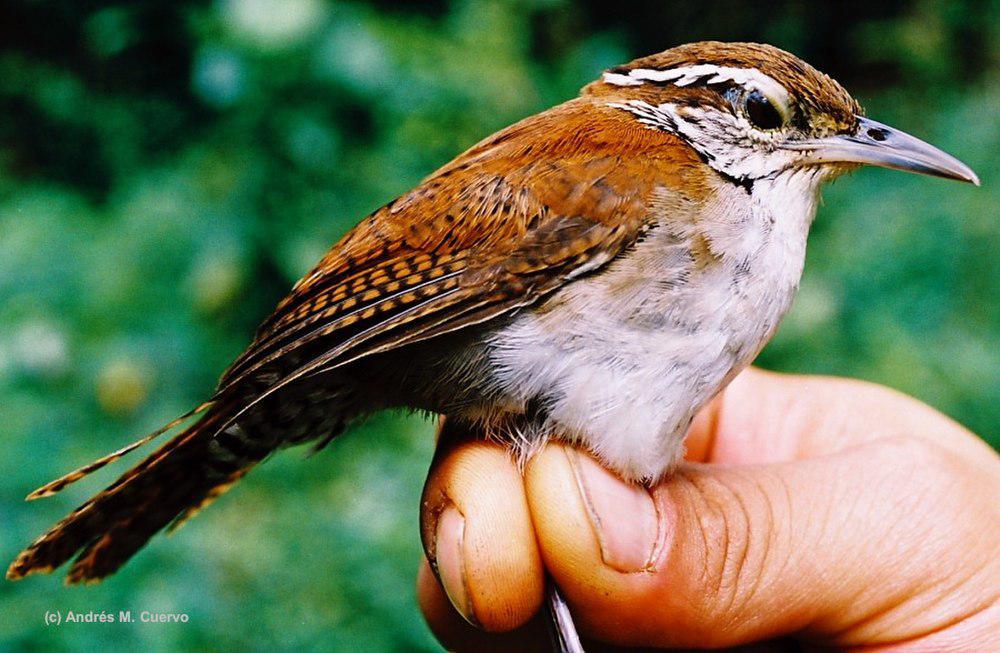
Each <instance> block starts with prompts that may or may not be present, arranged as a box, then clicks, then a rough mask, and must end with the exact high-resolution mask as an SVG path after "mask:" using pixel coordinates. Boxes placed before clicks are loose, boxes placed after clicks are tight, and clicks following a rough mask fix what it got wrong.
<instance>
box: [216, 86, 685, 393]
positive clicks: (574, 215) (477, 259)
mask: <svg viewBox="0 0 1000 653" xmlns="http://www.w3.org/2000/svg"><path fill="white" fill-rule="evenodd" d="M588 102H590V101H589V100H586V99H580V100H574V101H571V102H569V103H567V104H565V105H562V106H560V107H557V108H556V109H553V110H550V111H549V112H546V113H543V114H540V115H538V116H534V117H532V118H530V119H528V120H526V121H523V122H521V123H518V124H517V125H514V126H512V127H510V128H508V129H507V130H504V131H502V132H499V133H498V134H496V135H494V136H493V137H491V138H490V139H487V140H486V141H484V142H483V143H480V144H479V145H477V146H475V147H474V148H472V149H471V150H469V151H468V152H466V153H465V154H464V155H462V156H461V157H459V158H458V159H456V160H455V161H453V162H452V163H451V164H449V165H448V166H446V167H444V168H442V169H441V170H439V171H438V172H436V173H435V174H434V175H432V176H431V177H429V178H428V179H427V180H426V181H425V182H424V183H423V184H421V185H420V186H418V187H417V188H416V189H414V190H413V191H411V192H410V193H408V194H406V195H404V196H403V197H401V198H399V199H398V200H396V201H395V202H393V203H391V204H389V205H387V206H385V207H384V208H382V209H380V210H379V211H377V212H375V213H374V214H372V215H371V216H369V217H368V218H367V219H366V220H364V221H363V222H362V223H361V224H359V225H358V226H357V227H356V228H355V229H354V230H353V231H351V232H350V233H349V234H348V235H347V236H345V238H344V239H343V240H342V241H341V242H340V243H338V244H337V245H336V246H335V247H334V248H333V249H332V250H331V251H330V252H329V253H328V254H327V256H326V257H325V258H324V259H323V260H322V261H321V262H320V264H319V265H318V266H317V267H316V268H315V269H314V270H313V271H312V272H310V273H309V274H308V275H306V277H304V278H303V279H302V280H301V281H300V282H299V283H298V284H297V285H296V287H295V289H294V290H293V292H292V294H291V295H290V296H289V297H288V298H286V299H285V300H284V301H283V302H282V303H281V304H280V305H279V306H278V308H277V310H276V311H275V313H274V314H273V315H272V316H271V317H270V318H268V320H267V321H265V323H264V324H262V325H261V327H260V329H259V330H258V332H257V335H256V338H255V340H254V342H253V343H252V344H251V346H250V347H249V348H248V349H247V351H246V352H244V354H243V355H242V356H240V358H239V359H237V361H236V362H235V363H234V364H233V365H232V366H231V367H230V368H229V370H227V372H226V374H225V375H224V376H223V378H222V381H221V382H220V387H219V394H222V393H224V392H226V391H227V390H229V389H231V388H235V387H237V386H239V385H240V384H241V383H242V382H243V381H245V380H247V379H251V378H255V377H256V378H258V379H259V378H260V376H261V374H264V372H262V370H268V369H281V370H282V371H281V372H280V373H278V374H274V375H272V376H268V377H266V381H265V385H266V388H265V390H264V392H263V394H262V395H261V396H260V398H263V396H266V395H268V394H270V393H271V392H273V391H276V390H277V389H279V388H280V387H283V386H284V385H286V384H287V383H289V382H291V381H293V380H295V379H297V378H301V377H302V376H303V375H306V374H312V373H316V372H317V371H319V370H325V369H330V368H331V367H336V366H339V365H343V364H346V363H348V362H351V361H355V360H357V359H359V358H361V357H364V356H368V355H371V354H374V353H377V352H382V351H386V350H388V349H393V348H396V347H401V346H403V345H406V344H410V343H414V342H418V341H421V340H426V339H428V338H431V337H434V336H437V335H440V334H443V333H447V332H450V331H453V330H456V329H460V328H463V327H466V326H469V325H471V324H476V323H481V322H483V321H486V320H489V319H492V318H495V317H497V316H499V315H502V314H504V313H507V312H509V311H512V310H514V309H516V308H518V307H522V306H525V305H528V304H531V303H533V302H536V301H537V300H538V299H539V298H540V297H542V296H544V295H546V294H547V293H550V292H552V291H554V290H555V289H557V288H559V287H560V286H561V285H563V284H564V283H566V282H567V281H568V280H570V279H572V278H574V277H576V276H578V275H580V274H583V273H585V272H588V271H591V270H594V269H597V268H598V267H600V266H602V265H604V264H605V263H607V262H608V261H610V260H611V259H613V258H614V257H616V256H617V255H619V254H620V253H621V252H622V251H623V250H625V249H626V248H627V247H628V246H629V245H630V244H631V243H633V242H635V240H636V238H637V237H638V236H639V235H640V233H641V232H642V230H643V228H644V226H645V225H646V224H648V222H649V218H650V215H649V208H648V201H649V198H650V196H651V193H652V191H653V188H654V185H655V184H656V183H662V180H663V179H664V175H666V176H667V177H670V176H671V175H672V176H674V177H676V176H677V175H678V174H679V172H680V171H681V170H682V169H683V167H684V165H686V164H691V163H696V160H695V159H693V158H692V159H691V160H690V161H689V160H686V159H685V160H684V161H681V162H677V161H676V160H672V159H668V158H666V157H660V156H658V155H657V151H658V150H657V149H656V148H659V150H660V151H662V150H663V149H664V148H665V146H668V145H672V144H675V143H674V142H672V141H670V140H669V139H670V138H672V137H669V136H667V135H664V134H663V133H662V132H652V131H650V130H642V129H636V128H634V127H632V126H631V125H629V124H627V123H625V122H622V123H620V125H618V126H617V131H615V130H614V129H609V127H608V121H607V120H605V121H601V122H602V124H603V125H604V126H603V127H602V128H601V129H597V128H595V127H594V126H593V123H594V121H593V120H592V117H593V113H592V112H593V111H594V110H599V109H596V108H595V107H594V106H592V105H589V104H588ZM611 115H612V116H613V115H616V114H611ZM578 116H579V117H580V118H581V122H580V125H579V128H578V129H571V130H568V131H567V130H566V128H565V126H564V125H565V123H566V121H567V120H572V119H573V118H574V117H578ZM584 119H585V120H584ZM611 124H612V126H614V125H616V124H617V123H614V122H613V121H612V123H611ZM556 127H559V128H558V129H557V128H556ZM670 149H673V150H675V153H676V148H670ZM682 158H684V157H682ZM321 338H322V339H324V343H329V347H327V348H325V349H324V353H322V354H321V355H319V356H318V357H314V358H311V359H309V360H304V361H298V360H296V364H295V365H293V366H288V365H284V366H281V365H274V366H272V365H271V364H272V363H280V362H282V361H286V360H295V358H294V356H291V355H292V354H294V352H296V351H297V350H301V348H303V347H304V346H305V345H307V344H309V343H312V342H314V341H317V340H319V339H321ZM217 396H218V395H217ZM254 403H256V402H254ZM251 405H252V404H251ZM249 407H250V406H247V408H249Z"/></svg>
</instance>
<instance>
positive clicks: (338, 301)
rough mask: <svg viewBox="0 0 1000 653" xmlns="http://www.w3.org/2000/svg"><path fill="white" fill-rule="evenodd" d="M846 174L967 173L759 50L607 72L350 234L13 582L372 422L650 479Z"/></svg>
mask: <svg viewBox="0 0 1000 653" xmlns="http://www.w3.org/2000/svg"><path fill="white" fill-rule="evenodd" d="M859 164H872V165H879V166H885V167H890V168H898V169H901V170H909V171H914V172H922V173H927V174H932V175H937V176H941V177H948V178H952V179H959V180H963V181H969V182H972V183H978V179H977V178H976V176H975V174H974V173H973V172H972V171H971V170H970V169H969V168H968V167H966V166H965V165H963V164H962V163H961V162H959V161H958V160H956V159H954V158H952V157H951V156H948V155H947V154H945V153H943V152H941V151H940V150H937V149H935V148H933V147H931V146H930V145H927V144H926V143H923V142H922V141H919V140H917V139H915V138H913V137H911V136H908V135H906V134H904V133H902V132H900V131H898V130H895V129H893V128H890V127H888V126H886V125H882V124H880V123H877V122H875V121H873V120H870V119H868V118H865V117H863V115H862V110H861V107H860V106H859V104H858V103H857V102H856V101H855V100H854V99H853V98H852V97H851V96H850V95H849V94H848V93H847V91H845V90H844V89H843V88H842V87H841V86H840V84H838V83H837V82H836V81H834V80H833V79H831V78H829V77H827V76H826V75H824V74H822V73H820V72H818V71H817V70H815V69H813V68H812V67H810V66H809V65H808V64H806V63H804V62H802V61H800V60H799V59H797V58H796V57H794V56H793V55H791V54H788V53H787V52H784V51H782V50H779V49H777V48H774V47H770V46H767V45H758V44H750V43H714V42H706V43H694V44H690V45H684V46H681V47H677V48H674V49H671V50H667V51H666V52H662V53H660V54H656V55H652V56H649V57H644V58H641V59H637V60H635V61H633V62H631V63H629V64H626V65H623V66H620V67H617V68H614V69H612V70H609V71H607V72H605V73H604V75H603V76H602V77H601V78H600V79H598V80H597V81H594V82H592V83H591V84H589V85H587V86H586V87H585V88H584V89H583V91H582V93H581V94H580V96H579V97H576V98H574V99H572V100H569V101H568V102H565V103H563V104H560V105H558V106H556V107H553V108H551V109H549V110H547V111H544V112H542V113H539V114H537V115H534V116H531V117H529V118H526V119H524V120H522V121H521V122H519V123H517V124H515V125H512V126H510V127H508V128H506V129H503V130H501V131H500V132H498V133H496V134H494V135H492V136H489V137H488V138H486V139H485V140H483V141H482V142H480V143H478V144H477V145H474V146H473V147H472V148H471V149H469V150H468V151H467V152H465V153H464V154H461V155H460V156H458V158H456V159H455V160H454V161H452V162H450V163H448V164H447V165H445V166H444V167H442V168H441V169H440V170H438V171H437V172H435V173H433V174H432V175H431V176H430V177H428V178H427V179H426V180H425V181H424V182H423V183H422V184H421V185H420V186H418V187H417V188H415V189H413V190H412V191H410V192H409V193H406V194H405V195H403V196H402V197H399V198H398V199H396V200H394V201H392V202H390V203H389V204H387V205H386V206H384V207H382V208H380V209H378V210H377V211H375V212H374V213H372V214H371V215H370V216H368V217H367V218H366V219H364V220H363V221H362V222H361V223H360V224H358V225H357V227H355V228H354V229H353V230H352V231H351V232H350V233H349V234H347V235H346V236H345V237H344V238H343V239H342V240H341V241H340V242H339V243H337V244H336V245H334V247H333V248H332V249H331V250H330V252H329V253H328V254H327V255H326V256H325V257H324V258H323V260H322V261H320V263H319V265H317V266H316V268H315V269H314V270H312V271H311V272H309V273H308V274H307V275H306V276H305V277H304V278H303V279H302V280H301V281H299V282H298V283H297V284H296V285H295V287H294V289H293V290H292V292H291V294H290V295H289V296H288V297H287V298H286V299H285V300H284V301H282V302H281V303H280V304H279V305H278V307H277V309H276V310H275V312H274V314H273V315H271V316H270V317H269V318H267V320H265V321H264V323H263V324H262V325H261V326H260V328H259V329H258V331H257V333H256V336H255V338H254V340H253V342H252V344H251V345H250V346H249V348H248V349H247V350H246V351H245V352H244V353H243V354H242V355H241V356H240V357H239V358H238V359H237V360H236V361H235V362H234V363H233V364H232V366H231V367H230V368H229V369H228V370H227V371H226V372H225V374H224V375H223V376H222V379H221V381H220V383H219V386H218V389H217V390H216V391H215V393H214V394H213V395H212V397H211V398H210V399H208V400H207V401H206V402H205V403H204V404H202V405H201V406H199V407H198V408H197V409H196V410H194V411H192V412H191V413H189V414H188V415H186V416H184V417H183V419H186V418H189V417H192V416H194V415H195V414H200V417H198V419H197V420H196V421H195V422H194V423H193V424H191V425H189V426H188V427H187V428H186V429H184V430H183V431H182V432H181V433H180V434H179V435H177V436H176V437H174V438H173V439H172V440H170V441H169V442H168V443H167V444H166V445H164V446H163V447H161V448H160V449H159V450H158V451H156V452H155V453H153V454H152V455H151V456H149V457H148V458H147V459H145V460H144V461H143V462H141V463H139V464H138V465H136V466H135V467H134V468H133V469H131V470H129V471H128V472H126V473H125V474H124V475H123V476H122V477H121V478H120V479H119V480H118V481H116V482H115V483H114V484H112V485H111V486H110V487H108V488H107V489H106V490H104V491H103V492H100V493H98V494H97V495H96V496H94V497H93V498H91V499H90V500H89V501H87V502H86V503H84V504H83V505H82V506H81V507H80V508H78V509H77V510H75V511H74V512H72V513H71V514H70V515H69V516H67V517H66V518H65V519H63V520H62V521H61V522H59V523H58V524H56V525H55V526H54V527H53V528H52V529H51V530H50V531H48V532H47V533H46V534H45V535H43V536H42V537H41V538H39V539H38V540H37V541H36V542H35V543H33V544H32V545H31V546H29V547H28V548H27V549H26V550H25V551H24V552H23V553H21V554H20V556H19V557H18V558H17V559H16V560H15V561H14V562H13V564H12V565H11V566H10V569H9V570H8V572H7V577H8V578H12V579H13V578H20V577H22V576H25V575H27V574H29V573H32V572H39V571H51V570H52V569H54V568H56V567H58V566H60V565H61V564H63V563H64V562H66V561H67V560H69V559H70V558H72V557H74V556H77V557H76V561H75V562H74V564H73V565H72V567H71V569H70V572H69V580H70V581H71V582H81V581H94V580H99V579H101V578H102V577H104V576H106V575H108V574H110V573H112V572H114V571H115V570H117V569H118V568H119V567H120V566H121V565H122V564H123V563H124V562H125V561H126V560H128V559H129V558H130V557H131V556H132V555H133V554H134V553H135V552H136V551H137V550H138V549H139V548H140V547H142V546H143V545H144V544H145V543H146V541H147V540H148V539H149V538H150V537H151V536H152V535H153V534H155V533H156V532H158V531H159V530H161V529H162V528H164V527H166V526H171V525H176V524H178V523H180V522H182V521H183V520H184V519H186V518H188V517H189V516H190V515H192V514H193V513H194V512H195V511H197V510H198V509H199V508H200V507H201V506H203V505H204V504H206V503H208V502H209V501H211V500H213V499H214V498H215V497H217V496H218V495H219V494H221V493H222V492H223V491H224V490H225V489H227V488H228V487H230V486H231V485H232V484H233V483H234V482H235V481H237V480H238V479H239V478H241V477H242V476H243V475H244V474H245V473H246V472H247V471H248V470H249V469H251V468H252V467H253V466H254V465H256V464H257V463H259V462H261V461H262V460H264V458H266V457H267V456H268V455H270V454H271V453H272V452H274V451H276V450H277V449H280V448H282V447H285V446H288V445H294V444H299V443H305V442H312V443H314V446H315V447H317V448H321V447H323V446H324V445H325V444H326V443H328V442H329V441H330V440H331V439H332V438H334V437H335V436H337V435H338V434H339V433H341V432H342V431H343V430H344V429H345V427H346V426H347V425H348V424H350V422H351V421H352V420H354V419H356V418H358V417H361V416H363V415H365V414H367V413H370V412H372V411H375V410H379V409H383V408H390V407H409V408H414V409H420V410H425V411H432V412H436V413H441V414H445V415H447V416H448V419H449V420H450V422H451V423H458V424H462V425H465V426H472V427H474V428H475V429H476V430H477V431H479V432H483V433H485V434H488V435H490V436H493V437H496V438H499V439H502V440H503V441H505V442H509V443H510V446H511V448H512V450H514V451H515V452H517V454H518V455H520V456H522V457H524V456H528V455H530V453H531V451H532V450H533V449H534V448H535V447H537V446H538V445H539V444H540V443H542V442H544V441H545V440H547V439H550V438H558V439H562V440H568V441H572V442H574V443H576V444H578V445H579V446H581V447H584V448H586V449H587V450H589V451H591V452H592V453H593V454H594V455H595V456H596V457H597V458H599V459H600V460H601V461H602V462H603V463H604V464H605V465H606V466H608V467H609V468H610V469H612V470H614V471H615V472H617V473H618V474H619V475H621V476H622V477H624V478H626V479H630V480H633V481H637V482H649V481H653V480H655V479H657V478H659V477H661V476H662V475H663V474H665V473H666V472H668V471H669V470H670V469H671V466H672V465H674V464H675V462H676V461H677V460H678V458H679V457H680V456H681V453H682V450H683V437H684V434H685V431H686V430H687V428H688V425H689V423H690V422H691V419H692V416H693V415H694V414H695V413H696V412H697V411H698V409H699V408H701V407H702V406H704V405H705V403H706V402H708V401H709V400H710V399H711V398H712V396H713V395H715V394H716V393H717V392H719V390H720V389H721V388H723V387H724V386H725V385H726V384H727V383H728V382H729V380H730V379H732V378H733V377H734V376H735V375H736V374H737V373H738V372H739V371H740V370H741V369H742V368H743V367H745V366H746V365H747V364H749V363H750V361H751V360H752V359H753V358H754V357H755V356H756V355H757V353H758V352H759V351H760V349H761V348H762V347H763V346H764V344H765V343H766V342H767V340H768V339H769V338H770V336H771V335H772V334H773V333H774V331H775V328H776V327H777V325H778V323H779V321H780V320H781V317H782V316H783V315H784V313H785V312H786V311H787V309H788V307H789V305H790V304H791V301H792V297H793V296H794V294H795V291H796V288H797V286H798V283H799V277H800V275H801V273H802V266H803V261H804V258H805V249H806V236H807V234H808V231H809V226H810V223H811V222H812V220H813V215H814V213H815V210H816V204H817V194H818V191H819V188H820V186H821V185H822V183H823V182H824V181H827V180H829V179H832V178H834V177H836V176H838V175H840V174H842V173H844V172H845V171H847V170H850V169H852V168H854V167H856V166H858V165H859ZM179 422H180V420H178V421H177V422H174V423H172V424H170V425H168V427H173V426H176V425H177V424H179ZM163 430H165V429H161V430H160V431H158V432H156V433H154V434H152V435H150V436H147V437H146V438H143V439H142V440H140V441H138V442H137V443H135V444H133V445H130V446H128V447H125V448H123V449H121V450H119V451H117V452H115V453H113V454H111V455H109V456H106V457H105V458H102V459H100V460H98V461H95V462H94V463H91V464H90V465H87V466H86V467H83V468H81V469H80V470H77V471H76V472H73V473H71V474H68V475H67V476H64V477H63V478H61V479H58V480H56V481H54V482H52V483H50V484H48V485H46V486H44V487H43V488H41V489H39V490H37V491H36V492H34V493H32V494H31V495H29V498H36V497H40V496H46V495H49V494H53V493H55V492H57V491H59V490H61V489H62V488H63V487H65V486H66V485H68V484H69V483H71V482H73V481H75V480H77V479H79V478H80V477H82V476H84V475H85V474H87V473H89V472H90V471H93V470H94V469H97V468H99V467H101V466H103V465H104V464H106V463H108V462H110V461H111V460H114V459H116V458H118V457H120V456H121V455H124V454H125V453H127V452H128V451H131V450H132V449H133V448H135V447H136V446H138V445H140V444H143V443H145V442H147V441H148V440H149V439H151V438H152V437H154V436H155V435H157V434H159V433H160V432H162V431H163Z"/></svg>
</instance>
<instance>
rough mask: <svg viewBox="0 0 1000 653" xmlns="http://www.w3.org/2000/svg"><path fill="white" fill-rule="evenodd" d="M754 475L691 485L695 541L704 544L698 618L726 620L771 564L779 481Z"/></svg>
mask: <svg viewBox="0 0 1000 653" xmlns="http://www.w3.org/2000/svg"><path fill="white" fill-rule="evenodd" d="M757 476H758V477H756V478H754V477H751V476H749V475H743V474H739V473H736V472H733V473H731V474H727V475H726V476H724V477H713V478H700V479H697V480H695V481H694V482H693V483H692V487H693V488H694V490H695V493H694V495H695V501H696V506H695V510H694V515H695V520H694V526H695V528H696V529H697V531H698V533H697V534H696V535H695V537H698V538H700V539H701V541H702V542H703V544H704V546H703V547H702V550H701V556H702V559H701V565H700V572H701V573H700V578H699V579H698V580H699V585H700V588H699V589H700V592H698V593H697V598H698V600H699V601H701V602H702V604H701V605H699V606H697V609H698V610H699V611H701V612H702V614H704V613H705V611H709V612H711V613H714V614H716V615H719V616H721V617H725V615H727V614H730V615H732V614H734V613H735V612H737V611H738V609H739V606H741V605H743V604H745V603H746V602H747V601H748V600H749V599H750V598H751V597H752V596H753V595H754V593H756V592H757V589H758V587H759V585H760V583H761V579H762V577H763V575H764V574H765V571H766V568H767V567H768V565H771V564H773V563H774V561H775V560H774V558H775V551H774V548H775V546H774V545H775V542H776V536H777V534H776V533H775V519H774V515H775V512H776V511H778V510H783V508H782V507H781V506H779V505H776V504H777V502H776V501H775V499H774V498H773V497H774V495H775V488H773V487H771V486H772V485H773V483H775V482H777V483H780V479H771V478H767V477H763V478H761V477H760V475H759V474H758V475H757ZM778 494H779V495H780V488H779V492H778Z"/></svg>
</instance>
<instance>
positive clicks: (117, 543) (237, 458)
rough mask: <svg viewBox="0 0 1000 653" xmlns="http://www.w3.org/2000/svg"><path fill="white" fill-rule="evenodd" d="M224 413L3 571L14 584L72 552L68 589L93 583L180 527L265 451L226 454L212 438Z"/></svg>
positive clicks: (176, 441) (184, 435) (154, 457)
mask: <svg viewBox="0 0 1000 653" xmlns="http://www.w3.org/2000/svg"><path fill="white" fill-rule="evenodd" d="M230 414H231V412H230V411H228V410H217V409H213V410H211V411H209V413H207V414H206V415H205V416H204V417H203V418H202V419H201V420H199V421H198V422H196V423H195V424H193V425H191V426H190V427H188V428H187V429H186V430H184V431H183V432H181V433H180V434H179V435H177V436H176V437H174V438H173V439H172V440H170V441H169V442H167V443H166V444H165V445H163V446H162V447H161V448H160V449H158V450H157V451H155V452H154V453H153V454H151V455H150V456H149V457H147V458H146V459H145V460H143V461H142V462H140V463H139V464H137V465H136V466H135V467H133V468H132V469H130V470H129V471H127V472H126V473H125V474H123V475H122V476H121V477H120V478H119V479H118V480H117V481H115V482H114V483H113V484H111V485H110V486H109V487H108V488H107V489H105V490H104V491H102V492H100V493H98V494H97V495H95V496H94V497H93V498H91V499H90V500H89V501H87V502H85V503H84V504H83V505H81V506H80V507H79V508H77V509H76V510H74V511H73V512H71V513H70V514H69V515H67V516H66V517H65V518H64V519H63V520H62V521H60V522H59V523H57V524H56V525H55V526H53V527H52V528H51V529H50V530H49V531H48V532H46V533H45V534H44V535H42V536H41V537H40V538H38V539H37V540H36V541H35V542H34V543H33V544H31V545H30V546H29V547H28V548H26V549H25V550H24V551H23V552H22V553H21V554H20V555H19V556H18V557H17V559H16V560H14V562H13V563H12V564H11V565H10V568H9V569H8V570H7V578H8V579H11V580H16V579H19V578H23V577H24V576H27V575H28V574H32V573H45V572H50V571H52V570H53V569H55V568H57V567H59V566H61V565H62V564H63V563H65V562H67V561H68V560H69V559H70V558H72V557H73V556H74V555H76V554H77V552H79V555H78V556H77V558H76V561H75V562H74V564H73V566H72V568H71V569H70V572H69V576H68V579H67V580H68V582H70V583H80V582H97V581H99V580H100V579H102V578H104V577H105V576H107V575H108V574H111V573H113V572H114V571H116V570H117V569H118V568H119V567H121V565H123V564H124V563H125V562H126V561H127V560H128V559H129V558H131V557H132V555H134V554H135V552H136V551H138V550H139V549H140V548H141V547H142V546H143V545H144V544H145V543H146V542H147V541H148V540H149V539H150V538H151V537H152V536H153V535H155V534H156V533H157V532H159V531H160V530H161V529H163V528H164V527H166V526H168V525H170V524H171V523H174V524H176V525H179V523H180V522H182V521H183V520H185V519H187V518H189V517H191V516H192V515H193V514H194V513H195V512H197V510H198V509H199V508H200V507H203V506H204V505H206V503H208V502H210V501H211V500H213V499H214V498H216V497H217V496H219V495H220V494H221V493H222V492H224V491H225V490H226V489H228V488H229V487H231V486H232V484H233V483H235V482H236V481H237V480H238V479H239V478H240V477H242V476H243V475H244V474H245V473H246V471H247V470H248V469H249V468H250V467H252V466H253V465H254V464H255V463H257V462H259V461H260V460H261V459H263V457H265V456H266V455H267V453H269V452H270V449H269V448H267V447H260V446H258V447H256V448H253V449H249V453H248V452H247V451H236V450H234V449H232V448H230V449H226V448H225V443H226V442H227V441H228V440H227V439H224V438H216V437H215V435H216V433H217V429H218V426H219V425H220V424H222V423H225V422H226V420H227V419H228V417H229V416H230Z"/></svg>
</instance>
